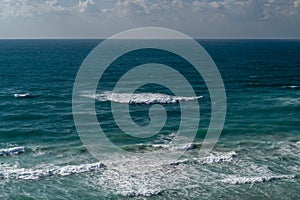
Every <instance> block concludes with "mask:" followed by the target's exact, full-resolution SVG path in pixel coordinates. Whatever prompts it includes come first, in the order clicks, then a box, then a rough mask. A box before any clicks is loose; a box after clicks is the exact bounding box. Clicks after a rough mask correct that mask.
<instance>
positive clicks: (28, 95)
mask: <svg viewBox="0 0 300 200" xmlns="http://www.w3.org/2000/svg"><path fill="white" fill-rule="evenodd" d="M14 97H15V98H29V97H33V96H32V95H31V94H30V93H16V94H14Z"/></svg>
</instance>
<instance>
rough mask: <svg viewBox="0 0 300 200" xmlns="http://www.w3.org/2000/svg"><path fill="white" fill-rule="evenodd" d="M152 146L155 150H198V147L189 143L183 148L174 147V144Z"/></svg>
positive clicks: (182, 146)
mask: <svg viewBox="0 0 300 200" xmlns="http://www.w3.org/2000/svg"><path fill="white" fill-rule="evenodd" d="M150 146H151V147H154V148H163V149H168V150H170V151H189V150H193V149H196V148H197V145H196V144H194V143H187V144H183V145H181V146H174V145H172V144H152V145H150Z"/></svg>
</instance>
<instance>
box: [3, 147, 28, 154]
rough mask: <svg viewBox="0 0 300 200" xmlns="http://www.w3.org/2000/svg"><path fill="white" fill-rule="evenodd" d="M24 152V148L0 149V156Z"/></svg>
mask: <svg viewBox="0 0 300 200" xmlns="http://www.w3.org/2000/svg"><path fill="white" fill-rule="evenodd" d="M24 152H25V148H24V147H11V148H7V149H0V156H10V155H17V154H20V153H24Z"/></svg>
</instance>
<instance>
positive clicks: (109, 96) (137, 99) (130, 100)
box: [82, 92, 203, 104]
mask: <svg viewBox="0 0 300 200" xmlns="http://www.w3.org/2000/svg"><path fill="white" fill-rule="evenodd" d="M82 96H84V97H88V98H93V99H96V100H97V101H113V102H116V103H122V104H174V103H179V102H181V101H196V100H198V99H200V98H202V97H203V96H195V97H181V96H172V95H167V94H162V93H138V94H130V93H112V92H104V93H100V94H83V95H82Z"/></svg>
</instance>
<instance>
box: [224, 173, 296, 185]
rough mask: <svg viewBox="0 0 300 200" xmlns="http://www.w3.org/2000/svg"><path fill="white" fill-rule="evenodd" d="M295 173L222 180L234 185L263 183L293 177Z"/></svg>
mask: <svg viewBox="0 0 300 200" xmlns="http://www.w3.org/2000/svg"><path fill="white" fill-rule="evenodd" d="M293 178H295V175H277V176H276V175H273V176H272V175H269V176H257V177H236V178H229V179H225V180H223V181H222V182H224V183H229V184H232V185H240V184H254V183H263V182H269V181H273V180H277V179H293Z"/></svg>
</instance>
